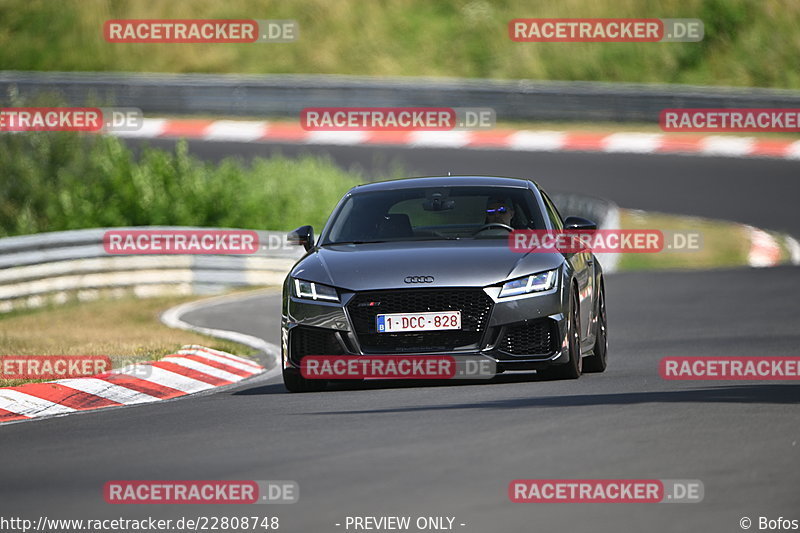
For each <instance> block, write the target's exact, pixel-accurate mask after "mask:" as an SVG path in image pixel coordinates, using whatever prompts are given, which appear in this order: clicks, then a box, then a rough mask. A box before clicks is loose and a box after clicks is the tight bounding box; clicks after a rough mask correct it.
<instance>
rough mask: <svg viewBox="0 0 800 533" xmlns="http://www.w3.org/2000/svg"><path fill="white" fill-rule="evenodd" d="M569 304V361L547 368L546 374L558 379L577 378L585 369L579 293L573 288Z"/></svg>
mask: <svg viewBox="0 0 800 533" xmlns="http://www.w3.org/2000/svg"><path fill="white" fill-rule="evenodd" d="M569 301H570V304H569V315H568V316H569V323H568V324H567V336H568V337H569V340H568V343H569V362H567V364H564V365H559V366H554V367H552V368H549V369H547V372H545V375H546V376H552V377H554V378H556V379H577V378H579V377H580V375H581V372H582V371H583V359H582V358H581V336H580V335H581V334H580V331H581V327H580V316H581V315H580V312H579V307H578V293H577V291H576V290H575V289H574V288H573V289H572V295H571V296H570V300H569Z"/></svg>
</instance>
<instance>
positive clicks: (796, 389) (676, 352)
mask: <svg viewBox="0 0 800 533" xmlns="http://www.w3.org/2000/svg"><path fill="white" fill-rule="evenodd" d="M137 142H138V141H137ZM170 143H171V141H158V142H151V144H156V145H168V144H170ZM132 144H134V143H133V141H132ZM190 147H191V150H192V151H193V152H194V153H196V154H199V155H201V156H203V157H206V158H208V159H213V160H216V159H219V158H221V157H223V156H228V155H240V156H242V157H244V158H248V157H252V156H253V155H256V154H263V155H268V154H269V153H272V152H275V151H281V152H282V153H284V154H286V155H294V154H296V153H298V152H310V153H328V154H330V155H331V157H332V158H333V159H334V160H335V161H336V162H337V163H339V164H341V165H342V166H344V167H346V168H351V167H353V166H358V167H360V168H362V169H363V170H364V172H365V173H366V174H367V175H376V174H379V173H382V172H384V171H385V170H386V169H388V168H390V167H391V166H392V165H396V164H401V165H403V167H404V168H405V169H406V170H407V171H408V173H409V174H418V175H424V174H442V173H444V174H446V173H447V172H448V171H451V172H452V173H453V174H457V173H475V174H498V175H508V176H530V177H533V178H534V179H537V180H538V181H539V182H540V183H541V184H542V185H543V186H544V187H545V189H548V190H553V191H555V190H558V191H567V192H568V191H576V192H582V193H588V194H594V195H600V196H605V197H607V198H610V199H612V200H614V201H616V202H617V203H619V204H620V205H621V206H623V207H633V208H640V209H648V210H653V211H663V212H672V213H685V214H691V215H699V216H706V217H711V218H722V219H729V220H735V221H739V222H745V223H750V224H755V225H758V226H761V227H765V228H769V229H777V230H784V231H787V232H789V233H792V234H794V235H795V236H797V235H800V216H798V214H797V202H798V192H800V186H799V185H798V183H797V180H798V178H799V177H800V161H781V160H755V159H726V158H703V157H684V156H666V155H648V156H645V155H622V154H575V153H521V152H498V151H484V150H456V149H407V148H402V149H398V148H376V147H330V146H318V147H312V146H304V147H293V146H288V145H283V146H274V145H258V144H237V143H205V142H191V143H190ZM265 208H268V206H265ZM799 274H800V270H798V269H797V268H796V267H779V268H772V269H734V270H719V271H707V272H669V273H667V272H658V273H644V272H640V273H624V274H613V275H610V276H609V277H608V278H607V280H606V286H607V290H608V296H607V301H608V313H609V329H610V352H609V368H608V370H607V371H606V373H604V374H589V375H584V376H583V377H581V378H580V379H579V380H577V381H544V380H541V379H537V378H535V377H525V378H522V377H520V376H509V377H501V378H498V379H496V380H494V381H493V382H490V383H485V384H477V385H473V384H448V385H438V386H418V385H409V384H396V385H387V384H380V385H378V384H375V383H374V382H372V383H369V384H367V385H363V386H361V387H345V386H335V387H333V389H334V392H325V393H317V394H288V393H286V392H284V389H283V385H282V384H281V382H280V378H279V377H277V376H275V377H267V378H264V377H259V378H256V379H254V380H249V381H246V382H245V383H243V384H240V385H238V386H235V387H234V388H231V389H226V390H223V391H221V392H218V393H215V394H207V395H201V396H197V397H190V398H187V399H181V400H176V401H167V402H162V403H160V404H154V405H144V406H139V407H132V408H123V409H108V410H103V411H99V412H93V413H87V414H80V415H75V416H69V417H62V418H52V419H47V420H41V421H35V422H30V423H28V422H26V423H21V424H13V425H9V426H5V427H3V428H2V429H0V457H1V458H2V475H0V479H2V483H0V506H2V508H3V511H4V512H3V513H2V514H3V515H4V516H21V517H29V518H33V519H35V518H36V517H38V516H40V515H45V516H48V517H51V518H84V519H85V518H106V517H120V516H121V517H129V518H143V517H146V516H157V517H180V516H193V517H197V516H212V515H216V516H247V515H250V516H252V515H254V514H258V515H261V516H263V515H267V514H269V515H271V516H278V517H280V531H286V532H298V533H301V532H302V533H322V532H328V531H331V532H333V531H345V528H344V523H345V519H346V517H347V516H379V515H392V516H395V515H398V516H411V517H417V516H447V517H454V518H455V520H454V529H455V530H457V531H463V532H465V533H466V532H480V533H496V532H550V531H570V532H583V531H586V532H589V531H592V532H602V531H659V532H661V531H675V532H679V531H680V532H684V531H689V532H693V531H704V532H733V531H741V530H742V529H741V527H740V519H741V518H743V517H749V518H751V519H752V520H753V527H752V529H753V530H757V529H758V517H760V516H765V517H769V518H770V519H776V518H778V517H780V516H782V517H784V518H790V519H800V444H799V443H800V411H798V403H800V386H798V385H795V384H791V383H790V382H783V383H780V382H771V381H761V382H756V381H753V382H746V381H738V382H734V381H730V382H682V381H664V380H662V379H661V378H660V377H659V374H658V362H659V360H660V359H661V358H662V357H664V356H703V355H718V356H728V355H730V356H734V355H735V356H753V355H764V356H767V355H770V356H789V355H798V347H800V328H799V327H798V326H799V325H800V321H799V320H798V316H800V298H798V287H800V275H799ZM279 307H280V297H279V295H278V294H277V293H271V292H266V293H265V292H261V293H258V294H256V295H251V296H245V297H243V298H242V300H240V301H237V302H227V303H222V304H217V305H212V306H209V307H206V308H203V309H201V310H197V311H194V312H192V313H189V314H187V315H185V316H184V320H186V321H188V322H191V323H194V324H198V325H206V326H213V327H217V328H223V329H235V330H237V331H242V332H245V333H250V334H253V335H257V336H259V337H262V338H264V339H266V340H267V341H269V342H271V343H275V344H277V343H278V342H279V322H280V316H279ZM273 374H274V373H273ZM519 478H535V479H549V478H569V479H593V478H611V479H631V478H634V479H636V478H647V479H699V480H701V481H702V482H703V484H704V487H705V499H704V500H703V501H702V502H701V503H694V504H665V503H658V504H524V503H511V502H510V501H509V499H508V495H507V489H508V485H509V482H510V481H512V480H514V479H519ZM126 479H127V480H130V479H176V480H184V479H185V480H189V479H198V480H203V479H208V480H212V479H255V480H294V481H297V482H298V483H299V486H300V501H299V502H298V503H296V504H293V505H274V506H255V507H248V506H244V507H243V506H238V507H237V506H202V507H201V506H196V505H195V506H191V505H185V506H156V505H128V506H122V505H117V506H114V505H109V504H106V503H105V502H104V500H103V495H102V487H103V484H104V483H105V482H107V481H109V480H126ZM336 524H340V526H337V525H336ZM461 524H464V525H463V526H462V525H461ZM351 531H352V529H351Z"/></svg>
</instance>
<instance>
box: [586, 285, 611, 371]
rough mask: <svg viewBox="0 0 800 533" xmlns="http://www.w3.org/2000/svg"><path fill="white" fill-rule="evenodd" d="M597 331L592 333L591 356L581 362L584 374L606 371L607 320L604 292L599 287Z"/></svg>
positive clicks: (603, 288) (601, 286) (602, 288)
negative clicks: (592, 346)
mask: <svg viewBox="0 0 800 533" xmlns="http://www.w3.org/2000/svg"><path fill="white" fill-rule="evenodd" d="M597 299H598V302H597V331H595V332H594V349H593V350H592V355H590V356H589V357H587V358H586V360H585V361H584V362H583V370H584V372H603V371H604V370H605V369H606V366H607V365H608V363H607V355H608V320H607V319H606V291H605V287H603V285H602V284H601V285H600V294H599V295H598V297H597Z"/></svg>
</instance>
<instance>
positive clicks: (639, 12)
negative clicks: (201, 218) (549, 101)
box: [0, 0, 800, 88]
mask: <svg viewBox="0 0 800 533" xmlns="http://www.w3.org/2000/svg"><path fill="white" fill-rule="evenodd" d="M548 17H607V18H623V17H631V18H634V17H646V18H654V17H664V18H699V19H701V20H703V21H704V24H705V39H704V40H703V41H702V42H700V43H516V42H512V41H511V40H510V39H509V37H508V32H507V27H508V22H509V21H510V20H511V19H514V18H548ZM112 18H129V19H155V18H173V19H180V18H252V19H295V20H297V21H298V23H299V26H300V38H299V40H298V41H296V42H294V43H285V44H112V43H107V42H105V40H104V39H103V36H102V25H103V22H104V21H105V20H107V19H112ZM0 21H2V22H0V65H2V68H3V69H18V70H66V71H80V70H86V71H139V72H142V71H144V72H147V71H151V72H206V73H323V74H359V75H376V76H447V77H468V78H475V77H479V78H503V79H538V80H597V81H612V82H622V81H628V82H659V83H690V84H707V85H733V86H761V87H783V88H798V87H800V69H798V68H797V58H798V57H800V31H798V28H800V3H798V2H796V1H794V0H765V1H758V0H637V1H633V0H622V1H619V0H564V1H561V2H530V1H528V0H499V1H489V0H437V1H429V0H383V1H373V2H364V1H359V0H338V1H330V0H292V1H289V0H280V1H265V0H227V1H225V2H220V1H218V0H193V1H189V0H174V1H168V0H61V1H52V0H6V1H4V2H2V3H0Z"/></svg>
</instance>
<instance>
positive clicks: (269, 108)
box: [0, 71, 800, 123]
mask: <svg viewBox="0 0 800 533" xmlns="http://www.w3.org/2000/svg"><path fill="white" fill-rule="evenodd" d="M37 94H48V95H57V96H60V98H61V99H63V103H64V104H67V105H73V106H81V105H107V106H119V107H138V108H140V109H141V110H142V111H144V112H145V113H149V114H156V115H164V114H167V115H169V114H179V115H193V114H202V115H209V114H212V115H224V116H254V117H257V116H290V117H298V116H299V113H300V111H301V110H302V109H304V108H306V107H326V106H334V107H348V106H356V107H380V106H410V107H491V108H493V109H494V110H495V111H496V113H497V118H498V119H499V120H564V121H581V122H587V121H588V122H591V121H612V122H631V121H634V122H653V123H657V122H658V119H659V113H660V112H661V110H662V109H665V108H695V107H710V108H731V107H782V108H785V107H800V92H798V91H788V90H776V89H753V88H729V87H700V86H690V85H656V84H633V83H624V84H623V83H602V82H547V81H533V80H510V81H502V80H487V79H457V78H456V79H430V78H370V77H357V76H335V75H261V76H241V75H230V74H129V73H116V74H113V73H98V72H19V71H0V104H2V105H4V106H8V105H14V101H13V96H14V95H18V96H21V97H22V98H23V99H24V100H26V101H35V100H31V98H33V97H35V96H36V95H37Z"/></svg>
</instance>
